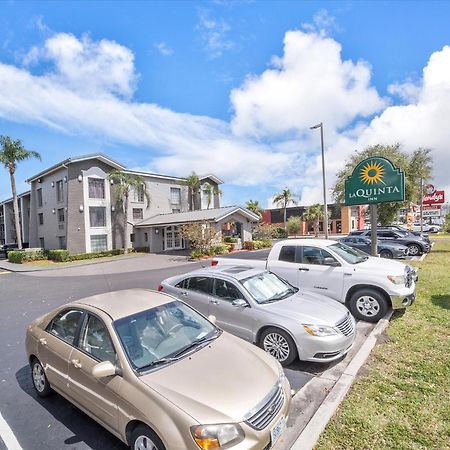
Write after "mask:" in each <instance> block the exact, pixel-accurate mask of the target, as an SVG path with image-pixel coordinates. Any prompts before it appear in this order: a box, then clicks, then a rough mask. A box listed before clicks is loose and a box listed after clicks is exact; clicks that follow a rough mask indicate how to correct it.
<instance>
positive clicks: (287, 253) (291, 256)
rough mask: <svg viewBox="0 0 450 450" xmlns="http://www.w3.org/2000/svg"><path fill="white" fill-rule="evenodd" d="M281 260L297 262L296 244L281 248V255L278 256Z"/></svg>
mask: <svg viewBox="0 0 450 450" xmlns="http://www.w3.org/2000/svg"><path fill="white" fill-rule="evenodd" d="M278 260H279V261H284V262H291V263H294V262H295V246H293V245H283V247H281V250H280V256H279V257H278Z"/></svg>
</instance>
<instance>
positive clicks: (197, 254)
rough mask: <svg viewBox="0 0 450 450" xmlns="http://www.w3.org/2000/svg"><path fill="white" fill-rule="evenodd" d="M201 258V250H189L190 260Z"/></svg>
mask: <svg viewBox="0 0 450 450" xmlns="http://www.w3.org/2000/svg"><path fill="white" fill-rule="evenodd" d="M202 256H203V252H202V251H201V250H191V258H192V259H199V258H201V257H202Z"/></svg>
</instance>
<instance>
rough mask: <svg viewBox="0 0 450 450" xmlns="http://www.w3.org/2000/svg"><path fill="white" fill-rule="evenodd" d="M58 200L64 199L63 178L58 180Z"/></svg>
mask: <svg viewBox="0 0 450 450" xmlns="http://www.w3.org/2000/svg"><path fill="white" fill-rule="evenodd" d="M56 201H57V202H62V201H64V184H63V180H59V181H57V182H56Z"/></svg>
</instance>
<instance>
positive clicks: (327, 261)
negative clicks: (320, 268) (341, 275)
mask: <svg viewBox="0 0 450 450" xmlns="http://www.w3.org/2000/svg"><path fill="white" fill-rule="evenodd" d="M323 265H324V266H331V267H339V266H340V265H341V264H340V262H339V261H336V260H335V259H334V258H331V257H330V256H328V257H326V258H324V259H323Z"/></svg>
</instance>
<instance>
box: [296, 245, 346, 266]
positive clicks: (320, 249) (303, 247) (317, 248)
mask: <svg viewBox="0 0 450 450" xmlns="http://www.w3.org/2000/svg"><path fill="white" fill-rule="evenodd" d="M305 248H313V249H316V250H319V251H320V252H325V253H327V255H328V256H324V255H323V254H322V258H323V259H325V258H333V259H334V260H335V261H337V262H339V260H338V259H336V257H335V256H334V255H332V254H331V253H330V252H329V251H328V250H325V249H324V248H320V247H314V246H311V245H305V246H302V247H301V249H302V251H301V261H302V264H308V265H310V266H323V267H332V266H329V265H327V264H315V263H312V262H309V261H305V260H304V250H305ZM339 265H340V262H339Z"/></svg>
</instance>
